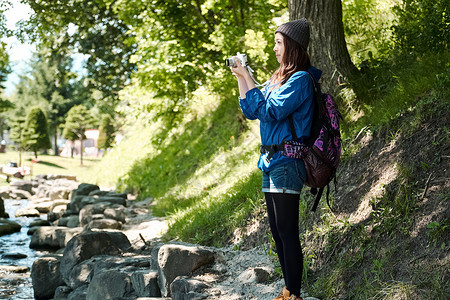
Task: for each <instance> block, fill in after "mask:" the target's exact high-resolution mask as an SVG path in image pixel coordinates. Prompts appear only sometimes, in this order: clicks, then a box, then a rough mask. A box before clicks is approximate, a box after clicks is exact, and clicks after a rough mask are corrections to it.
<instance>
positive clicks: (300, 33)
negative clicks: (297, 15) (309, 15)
mask: <svg viewBox="0 0 450 300" xmlns="http://www.w3.org/2000/svg"><path fill="white" fill-rule="evenodd" d="M277 32H281V33H282V34H284V35H286V36H288V37H290V38H291V39H293V40H294V41H296V42H297V43H299V44H300V46H302V47H303V48H304V49H305V50H307V49H308V44H309V24H308V21H307V20H306V19H305V18H302V19H299V20H295V21H290V22H287V23H284V24H281V25H280V26H279V27H278V28H277V30H276V31H275V33H277Z"/></svg>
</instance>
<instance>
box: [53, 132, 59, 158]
mask: <svg viewBox="0 0 450 300" xmlns="http://www.w3.org/2000/svg"><path fill="white" fill-rule="evenodd" d="M54 134H55V136H54V138H53V149H54V151H55V154H54V155H55V156H59V151H58V126H55V132H54Z"/></svg>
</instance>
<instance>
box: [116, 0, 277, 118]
mask: <svg viewBox="0 0 450 300" xmlns="http://www.w3.org/2000/svg"><path fill="white" fill-rule="evenodd" d="M113 7H114V8H115V9H116V11H117V12H118V14H119V15H120V16H121V18H122V19H123V20H124V21H125V22H127V23H128V24H129V25H130V26H132V27H133V28H134V30H135V32H136V39H137V40H139V44H138V49H137V51H136V53H135V55H133V56H132V61H133V62H135V63H136V65H137V72H136V79H137V80H138V82H137V83H138V84H140V85H141V86H144V87H146V88H148V89H150V90H151V91H153V92H155V93H156V95H155V97H157V98H163V99H164V101H167V102H168V103H170V104H169V105H168V106H169V109H168V110H166V111H164V112H165V113H169V114H170V113H175V114H176V113H177V112H178V111H183V109H184V107H186V105H187V101H188V99H189V98H190V97H191V95H192V92H194V91H195V90H197V88H198V87H199V86H201V85H203V84H206V83H209V84H211V85H212V87H213V88H214V89H216V91H220V90H221V91H226V93H228V92H229V86H228V84H229V83H230V82H232V83H233V84H234V78H232V77H231V76H230V75H229V71H228V70H226V68H225V66H224V65H223V59H224V58H225V57H229V56H230V55H233V54H235V53H236V52H237V51H239V52H246V51H247V50H250V49H264V52H265V53H267V52H269V51H270V50H269V49H270V46H268V47H267V44H268V43H267V41H270V40H272V38H273V37H272V35H273V27H274V25H272V24H273V23H272V21H271V16H274V15H275V16H277V15H278V14H279V12H283V11H285V9H286V3H281V2H276V1H270V2H266V1H259V0H258V1H247V0H246V1H231V2H230V1H224V0H221V1H175V0H164V1H163V0H159V1H153V2H148V1H133V2H130V1H125V0H122V1H116V2H115V3H114V6H113ZM130 16H137V17H136V18H130ZM267 20H269V23H268V22H267ZM271 25H272V26H271ZM271 27H272V28H271ZM246 28H251V29H252V30H251V31H249V32H248V34H249V39H250V40H251V41H252V45H249V46H247V35H246V34H247V32H246ZM244 45H245V46H244ZM254 54H255V55H257V54H259V53H256V52H255V53H254ZM264 58H265V56H263V57H261V58H259V57H250V60H251V62H252V63H253V62H254V63H255V64H253V65H252V66H255V67H256V68H257V69H261V72H262V73H264V72H267V69H268V68H273V66H274V61H275V60H274V59H273V57H272V59H271V60H268V61H267V60H265V59H264ZM224 70H225V71H227V72H226V73H225V72H224Z"/></svg>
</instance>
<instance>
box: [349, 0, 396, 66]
mask: <svg viewBox="0 0 450 300" xmlns="http://www.w3.org/2000/svg"><path fill="white" fill-rule="evenodd" d="M397 2H398V1H396V0H389V1H385V0H369V1H367V0H343V1H342V13H343V16H342V17H343V20H344V22H343V23H344V31H345V35H346V42H347V47H348V48H349V52H350V54H351V56H352V61H353V62H354V63H355V65H357V66H359V68H363V69H364V68H366V67H368V63H369V62H370V61H373V60H378V59H380V58H381V59H383V58H385V57H386V56H388V55H389V53H388V51H389V50H390V49H391V47H392V43H393V39H392V37H391V35H392V34H391V33H392V31H391V26H392V24H393V21H394V15H393V13H392V7H393V6H394V5H395V4H396V3H397Z"/></svg>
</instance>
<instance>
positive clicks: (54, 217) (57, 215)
mask: <svg viewBox="0 0 450 300" xmlns="http://www.w3.org/2000/svg"><path fill="white" fill-rule="evenodd" d="M64 210H65V209H64ZM63 214H64V212H61V211H60V212H55V211H53V212H49V213H48V214H47V220H48V221H49V222H54V221H56V220H58V219H59V218H61V217H62V216H63Z"/></svg>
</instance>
